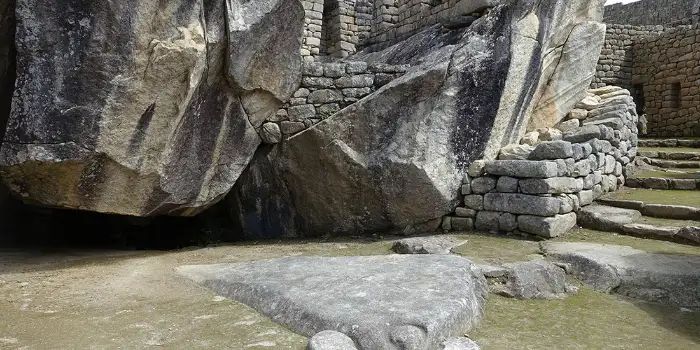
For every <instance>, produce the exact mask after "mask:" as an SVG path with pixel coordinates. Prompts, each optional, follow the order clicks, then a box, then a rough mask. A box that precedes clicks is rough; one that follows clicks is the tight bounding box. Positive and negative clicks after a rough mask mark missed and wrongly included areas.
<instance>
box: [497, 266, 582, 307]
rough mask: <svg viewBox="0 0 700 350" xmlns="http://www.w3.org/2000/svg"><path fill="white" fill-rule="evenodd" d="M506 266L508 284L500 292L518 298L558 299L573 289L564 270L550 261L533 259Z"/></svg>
mask: <svg viewBox="0 0 700 350" xmlns="http://www.w3.org/2000/svg"><path fill="white" fill-rule="evenodd" d="M506 267H507V268H508V269H509V270H508V272H507V279H506V284H505V285H504V286H503V288H502V289H501V290H500V291H499V294H502V295H505V296H508V297H512V298H517V299H557V298H561V297H563V296H565V295H566V293H567V292H569V291H570V290H572V288H571V287H569V286H568V285H567V284H566V273H565V272H564V270H563V269H562V268H560V267H558V266H556V265H554V264H552V263H550V262H547V261H543V260H533V261H528V262H523V263H518V264H509V265H506Z"/></svg>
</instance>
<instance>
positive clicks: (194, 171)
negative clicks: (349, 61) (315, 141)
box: [0, 0, 303, 216]
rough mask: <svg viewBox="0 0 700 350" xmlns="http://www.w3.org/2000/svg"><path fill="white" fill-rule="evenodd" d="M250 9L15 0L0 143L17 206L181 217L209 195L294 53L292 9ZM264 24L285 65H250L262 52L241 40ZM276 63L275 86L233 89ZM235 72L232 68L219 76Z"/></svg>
mask: <svg viewBox="0 0 700 350" xmlns="http://www.w3.org/2000/svg"><path fill="white" fill-rule="evenodd" d="M250 3H253V2H246V4H241V3H239V2H237V1H228V2H223V1H211V0H205V1H194V0H177V1H168V2H163V1H156V0H125V1H119V2H113V1H107V0H95V1H88V0H74V1H57V0H18V1H17V15H18V18H17V36H16V45H17V84H16V92H15V98H14V100H13V105H12V112H11V115H10V119H9V122H8V127H7V133H6V135H5V138H4V140H3V144H2V148H1V149H0V172H1V173H2V176H3V178H4V180H5V181H6V183H7V184H8V185H9V187H10V189H11V190H12V191H13V192H14V193H15V194H17V195H18V196H21V197H22V198H24V200H25V201H27V202H32V203H38V204H43V205H48V206H56V207H64V208H73V209H84V210H92V211H98V212H109V213H118V214H127V215H137V216H146V215H157V214H172V215H193V214H196V213H198V212H200V211H201V210H203V209H205V208H207V207H208V206H210V205H211V204H213V203H215V202H216V201H217V200H219V199H220V198H222V197H223V196H224V195H225V194H226V193H227V192H228V191H229V190H230V188H231V187H232V186H233V184H234V182H235V181H236V179H237V178H238V176H239V175H240V173H241V172H242V171H243V170H244V169H245V168H246V165H247V164H248V162H249V160H250V159H251V158H252V157H253V155H254V152H255V150H256V149H257V147H258V145H259V144H260V142H261V140H260V137H259V136H258V131H257V128H259V127H260V124H262V121H261V120H260V119H261V118H264V115H265V114H266V113H269V111H270V110H276V109H277V108H278V107H279V104H280V101H279V100H278V99H277V98H274V96H278V97H284V96H286V95H287V94H288V93H287V91H288V90H293V89H294V88H296V87H292V86H291V85H293V84H294V82H295V81H296V80H297V77H296V76H295V74H294V73H292V74H290V75H284V74H281V73H279V71H284V70H287V69H288V70H289V71H290V72H295V71H297V70H298V66H299V63H298V61H300V58H299V57H297V58H294V57H292V56H294V55H299V48H298V41H299V37H298V36H301V28H302V26H303V19H300V18H299V16H298V13H299V11H300V9H301V4H299V3H298V2H295V1H292V0H288V1H282V0H280V1H279V3H284V4H286V5H284V6H282V5H274V7H275V8H276V9H277V10H276V11H273V12H270V13H267V12H266V13H267V14H266V15H265V16H264V17H262V18H258V14H259V13H258V12H259V11H266V10H265V9H257V8H256V9H253V10H251V9H250V7H251V6H252V5H250ZM258 3H261V2H259V1H256V2H255V4H258ZM268 3H269V4H268ZM271 3H272V2H270V1H268V2H266V6H267V5H270V4H271ZM290 4H291V5H290ZM227 6H228V7H227ZM270 6H272V5H270ZM253 7H254V6H253ZM227 16H229V18H228V19H227V18H226V17H227ZM232 16H233V17H232ZM248 16H251V18H249V17H248ZM290 16H291V17H290ZM233 19H235V20H237V21H239V20H240V21H243V22H244V23H249V22H250V23H251V25H250V26H248V27H247V28H249V32H246V31H245V30H244V29H243V28H232V20H233ZM249 20H250V21H249ZM240 21H239V22H240ZM265 21H269V24H270V25H267V26H266V28H265V30H266V31H267V32H268V36H269V37H274V38H277V39H276V40H273V41H269V42H270V43H276V46H275V50H276V51H275V52H276V54H277V55H279V56H278V57H285V59H272V60H265V59H261V58H260V57H267V56H269V52H268V50H269V49H267V48H265V47H264V46H259V45H258V46H254V45H251V44H250V43H249V41H250V40H249V39H246V37H247V36H248V37H249V36H251V35H252V36H257V35H258V34H256V33H257V31H259V30H260V29H259V28H260V26H262V25H263V22H265ZM295 21H296V26H297V27H298V28H299V32H298V36H295V35H294V31H293V29H294V27H295V23H294V22H295ZM239 22H237V23H239ZM253 22H254V23H253ZM281 22H284V23H286V24H287V25H286V26H284V27H281V28H277V27H275V26H274V24H275V23H281ZM227 23H228V24H229V25H228V29H227ZM232 31H235V35H233V32H232ZM281 31H283V32H284V35H285V36H286V37H287V38H288V40H289V43H286V42H280V40H279V38H281V37H282V34H280V32H281ZM227 32H228V33H227ZM229 40H230V41H231V43H229V42H228V41H229ZM232 45H244V46H245V50H240V51H239V52H241V55H242V56H230V55H229V54H228V53H229V51H228V50H227V48H229V47H231V46H232ZM235 49H240V47H237V48H235ZM227 58H228V60H227ZM239 62H240V65H239ZM285 63H287V64H289V66H286V67H285V66H280V67H275V70H276V71H277V73H276V74H280V75H281V76H280V77H279V78H278V79H280V81H284V82H285V83H284V84H277V85H275V84H273V83H271V85H261V84H255V83H253V84H252V85H250V84H249V85H246V84H245V82H246V81H247V82H250V81H253V82H255V81H257V80H258V79H265V78H264V77H265V76H266V75H265V74H268V72H269V70H270V69H271V68H270V67H269V65H270V64H282V65H283V64H285ZM239 67H243V68H242V70H241V71H243V72H244V73H245V74H244V76H243V77H242V78H241V77H238V76H234V77H233V79H228V78H231V75H230V74H229V73H227V69H234V70H235V69H237V68H239ZM246 79H247V80H246ZM230 80H232V81H233V82H235V83H237V84H239V85H237V86H232V85H231V83H230ZM245 89H251V90H253V89H254V90H255V91H244V90H245ZM266 89H269V90H266ZM270 96H273V97H270ZM267 104H269V106H268V105H267ZM246 111H254V112H251V113H247V112H246Z"/></svg>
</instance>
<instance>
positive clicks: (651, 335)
mask: <svg viewBox="0 0 700 350" xmlns="http://www.w3.org/2000/svg"><path fill="white" fill-rule="evenodd" d="M598 235H600V234H598V233H590V232H588V233H586V232H583V233H581V232H579V233H578V234H575V235H572V237H573V240H593V241H595V240H596V239H598V238H600V237H598ZM605 235H609V234H605ZM458 237H460V238H465V239H467V240H468V242H467V244H466V245H464V246H463V247H461V248H460V249H459V251H458V253H460V254H463V255H470V256H472V257H474V259H475V260H477V261H480V262H491V263H498V262H507V261H519V260H522V259H529V258H536V257H537V256H536V253H537V243H536V242H529V241H522V240H513V239H509V238H505V237H496V236H482V235H459V236H458ZM581 237H584V238H581ZM586 237H588V238H586ZM601 237H602V236H601ZM605 237H607V238H605V239H607V240H611V241H612V242H608V243H615V242H617V241H615V240H613V239H611V238H610V237H608V236H605ZM619 240H621V242H622V243H626V244H631V245H634V244H635V242H637V243H639V244H642V245H644V247H647V248H652V249H657V248H658V250H659V251H673V252H677V253H684V254H695V253H697V254H700V248H697V247H687V246H680V245H675V244H673V243H669V242H659V243H658V244H657V243H653V242H652V243H648V242H646V241H635V240H636V239H635V238H632V237H624V236H619ZM650 244H651V246H650ZM390 245H391V241H389V240H383V241H376V242H373V241H367V242H360V241H336V242H321V241H310V242H301V241H297V242H285V243H274V242H264V243H258V244H254V243H249V244H238V245H225V246H217V247H211V248H200V249H186V250H179V251H172V252H124V251H121V252H120V251H71V250H67V251H53V252H47V251H31V250H27V249H24V250H21V251H10V250H0V315H1V316H0V317H1V318H0V348H1V349H140V348H165V349H197V348H208V349H304V348H305V346H306V340H307V339H306V338H305V337H303V336H300V335H297V334H294V333H292V332H290V331H289V330H287V329H285V328H283V327H281V326H279V325H277V324H275V323H273V322H272V321H271V320H269V319H267V318H265V317H264V316H262V315H260V314H258V313H257V312H255V311H254V310H252V309H250V308H248V307H246V306H244V305H241V304H239V303H237V302H234V301H230V300H226V299H223V298H220V297H217V296H216V295H214V294H213V293H211V292H209V291H207V290H205V289H202V288H200V287H198V286H196V285H194V284H193V283H191V282H190V281H187V280H184V279H182V278H180V277H179V276H177V275H176V274H175V273H174V269H175V268H176V267H177V266H180V265H188V264H207V263H221V262H236V261H245V260H253V259H267V258H275V257H282V256H293V255H332V256H338V255H378V254H388V253H389V247H390ZM699 314H700V313H699V312H684V311H680V310H676V309H675V308H668V307H660V306H655V305H647V304H643V303H639V302H635V301H631V300H627V299H624V298H620V297H617V296H613V295H604V294H600V293H597V292H594V291H592V290H589V289H587V288H583V289H582V292H581V293H579V294H578V295H576V296H574V297H570V298H567V299H565V300H561V301H559V300H557V301H544V302H540V301H537V302H529V301H527V302H523V301H517V300H509V299H504V298H500V297H489V300H488V303H487V307H486V318H485V320H484V322H483V324H482V326H481V327H480V328H479V329H478V330H475V331H473V332H472V334H470V336H472V337H473V338H474V339H475V340H477V342H479V343H480V344H481V345H482V348H483V349H602V348H606V349H607V348H609V349H655V348H658V347H656V346H662V347H663V348H664V349H690V348H700V319H699V318H698V315H699Z"/></svg>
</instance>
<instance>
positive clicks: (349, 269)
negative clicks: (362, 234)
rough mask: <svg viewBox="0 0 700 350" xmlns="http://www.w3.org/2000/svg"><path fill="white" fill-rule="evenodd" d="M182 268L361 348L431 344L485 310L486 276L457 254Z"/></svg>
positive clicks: (306, 329) (286, 320)
mask: <svg viewBox="0 0 700 350" xmlns="http://www.w3.org/2000/svg"><path fill="white" fill-rule="evenodd" d="M178 273H180V274H181V275H183V276H185V277H188V278H190V279H192V280H193V281H195V282H197V283H199V284H201V285H203V286H205V287H207V288H210V289H212V290H213V291H215V292H216V293H218V294H219V295H221V296H224V297H227V298H231V299H234V300H237V301H239V302H242V303H244V304H246V305H248V306H250V307H252V308H254V309H256V310H258V311H259V312H261V313H263V314H264V315H266V316H268V317H270V318H271V319H272V320H274V321H275V322H278V323H280V324H282V325H284V326H286V327H288V328H290V329H292V330H293V331H295V332H297V333H300V334H303V335H306V336H313V335H314V334H316V333H318V332H321V331H324V330H335V331H338V332H341V333H344V334H346V335H348V336H349V337H350V338H352V339H353V340H354V342H355V344H356V345H357V346H358V348H360V349H397V348H398V349H416V350H418V349H433V348H438V347H439V345H440V343H441V342H443V341H444V340H446V339H447V338H449V337H451V336H456V335H462V334H464V333H465V332H467V331H468V330H469V329H471V328H472V327H474V326H475V325H476V324H477V323H478V322H479V320H480V319H481V317H482V316H483V307H484V300H485V296H486V293H487V284H486V279H485V278H484V276H483V274H482V273H481V271H480V270H479V269H478V268H477V267H476V265H474V264H473V263H472V262H471V261H469V260H467V259H465V258H462V257H459V256H454V255H386V256H368V257H290V258H281V259H274V260H260V261H252V262H245V263H238V264H218V265H199V266H182V267H180V268H178Z"/></svg>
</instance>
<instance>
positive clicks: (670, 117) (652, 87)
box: [633, 25, 700, 137]
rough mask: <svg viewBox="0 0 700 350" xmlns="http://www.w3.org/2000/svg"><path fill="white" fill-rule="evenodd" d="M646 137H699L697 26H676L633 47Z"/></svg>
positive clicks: (699, 34) (699, 39)
mask: <svg viewBox="0 0 700 350" xmlns="http://www.w3.org/2000/svg"><path fill="white" fill-rule="evenodd" d="M634 51H635V53H636V58H635V63H634V71H633V80H634V81H635V82H637V83H638V84H641V85H642V86H643V93H644V100H645V113H646V117H647V121H648V125H647V128H648V133H649V134H650V135H653V136H657V137H662V136H663V137H668V136H671V137H677V136H700V84H699V83H698V82H700V64H699V63H700V26H698V25H693V26H679V27H675V28H671V29H668V30H667V31H665V32H664V33H662V34H660V35H656V36H652V37H648V38H646V39H645V40H643V41H640V42H638V43H636V44H635V46H634Z"/></svg>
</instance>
